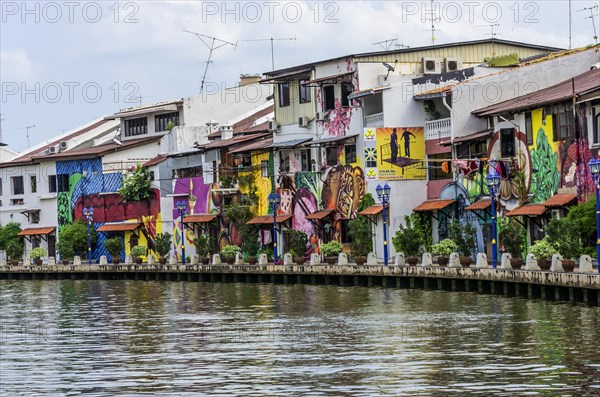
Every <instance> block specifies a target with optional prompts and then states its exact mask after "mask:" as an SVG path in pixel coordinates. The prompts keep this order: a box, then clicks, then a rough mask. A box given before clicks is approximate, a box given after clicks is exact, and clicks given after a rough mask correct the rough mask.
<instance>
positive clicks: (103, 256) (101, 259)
mask: <svg viewBox="0 0 600 397" xmlns="http://www.w3.org/2000/svg"><path fill="white" fill-rule="evenodd" d="M100 265H108V260H107V259H106V255H102V256H100Z"/></svg>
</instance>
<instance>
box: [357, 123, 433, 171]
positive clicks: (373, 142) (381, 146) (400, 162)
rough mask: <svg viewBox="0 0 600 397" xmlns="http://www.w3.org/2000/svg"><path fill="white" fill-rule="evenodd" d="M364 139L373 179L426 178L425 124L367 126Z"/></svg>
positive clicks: (365, 155)
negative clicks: (388, 126)
mask: <svg viewBox="0 0 600 397" xmlns="http://www.w3.org/2000/svg"><path fill="white" fill-rule="evenodd" d="M363 139H364V143H365V153H364V157H365V167H366V168H367V176H368V178H369V179H381V180H402V179H404V180H417V179H425V168H424V167H423V159H424V158H425V134H424V128H423V127H393V128H367V129H365V130H364V133H363Z"/></svg>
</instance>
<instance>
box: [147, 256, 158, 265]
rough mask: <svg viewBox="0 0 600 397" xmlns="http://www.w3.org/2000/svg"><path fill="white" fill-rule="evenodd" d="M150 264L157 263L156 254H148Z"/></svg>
mask: <svg viewBox="0 0 600 397" xmlns="http://www.w3.org/2000/svg"><path fill="white" fill-rule="evenodd" d="M147 261H148V265H156V257H155V256H154V255H148V257H147Z"/></svg>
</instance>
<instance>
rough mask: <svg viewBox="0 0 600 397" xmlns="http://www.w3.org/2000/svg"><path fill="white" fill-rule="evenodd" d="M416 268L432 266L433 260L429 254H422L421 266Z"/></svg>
mask: <svg viewBox="0 0 600 397" xmlns="http://www.w3.org/2000/svg"><path fill="white" fill-rule="evenodd" d="M418 266H433V258H432V257H431V254H430V253H429V252H423V255H422V256H421V264H420V265H418Z"/></svg>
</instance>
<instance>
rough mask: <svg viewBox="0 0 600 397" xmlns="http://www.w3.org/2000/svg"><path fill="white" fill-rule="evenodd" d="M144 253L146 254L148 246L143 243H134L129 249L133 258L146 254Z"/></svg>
mask: <svg viewBox="0 0 600 397" xmlns="http://www.w3.org/2000/svg"><path fill="white" fill-rule="evenodd" d="M146 254H148V247H146V246H145V245H136V246H135V247H133V248H132V249H131V256H132V257H133V258H134V259H137V258H141V257H142V256H146Z"/></svg>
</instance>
